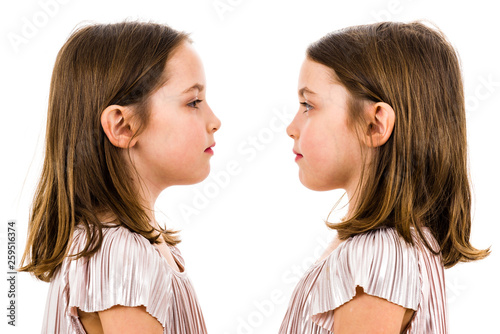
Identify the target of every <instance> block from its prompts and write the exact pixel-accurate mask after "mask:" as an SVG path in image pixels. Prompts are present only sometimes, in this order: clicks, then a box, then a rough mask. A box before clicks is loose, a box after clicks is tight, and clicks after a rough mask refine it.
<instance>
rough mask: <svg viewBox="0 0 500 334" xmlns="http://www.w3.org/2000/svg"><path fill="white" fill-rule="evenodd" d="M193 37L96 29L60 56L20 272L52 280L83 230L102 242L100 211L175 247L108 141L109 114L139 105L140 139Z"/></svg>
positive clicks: (162, 30)
mask: <svg viewBox="0 0 500 334" xmlns="http://www.w3.org/2000/svg"><path fill="white" fill-rule="evenodd" d="M186 40H189V38H188V36H187V35H186V34H184V33H182V32H178V31H176V30H174V29H172V28H170V27H168V26H166V25H161V24H155V23H143V22H122V23H116V24H96V25H90V26H85V27H82V28H79V29H77V30H76V31H75V32H74V33H73V34H72V35H71V36H70V37H69V39H68V41H67V42H66V43H65V44H64V46H63V47H62V48H61V50H60V51H59V54H58V56H57V59H56V63H55V66H54V70H53V73H52V80H51V85H50V95H49V107H48V117H47V131H46V142H45V160H44V164H43V171H42V175H41V178H40V181H39V184H38V187H37V190H36V193H35V197H34V200H33V204H32V208H31V212H30V218H29V231H28V241H27V245H26V250H25V253H24V255H23V258H22V259H21V264H24V262H25V261H26V262H27V264H26V265H25V266H23V267H21V268H20V269H19V270H20V271H28V272H32V273H33V274H34V275H35V276H36V277H38V278H39V279H41V280H43V281H49V280H50V279H51V277H52V276H53V275H54V272H55V271H56V270H57V268H58V267H59V266H60V264H61V263H62V261H63V259H64V257H65V256H66V255H67V252H68V247H69V243H70V240H71V236H72V234H73V231H74V228H75V226H76V225H77V224H82V226H83V227H84V229H85V232H86V235H87V244H86V246H85V248H84V249H83V251H82V252H80V253H78V254H77V257H82V256H91V255H92V254H93V253H95V252H96V251H97V250H98V249H99V248H100V246H101V243H102V227H103V224H102V222H101V221H100V220H99V219H98V216H97V214H99V213H103V212H106V213H112V214H113V217H115V219H114V220H113V223H114V225H122V226H125V227H126V228H128V229H129V230H130V231H132V232H135V233H139V234H141V235H143V236H144V237H145V238H147V239H148V240H149V241H150V242H152V243H153V242H157V238H158V237H159V236H160V233H161V234H162V235H163V237H164V239H165V241H166V242H167V243H169V244H172V245H175V244H176V243H178V242H179V240H178V238H177V235H176V234H175V232H173V231H169V230H164V229H160V230H155V229H154V228H152V227H151V224H150V223H149V222H150V220H151V216H150V215H149V214H148V212H146V211H147V210H146V209H145V208H144V207H143V206H142V205H141V199H140V198H138V195H137V193H138V191H137V189H134V187H133V185H132V183H131V182H130V180H131V179H132V176H133V172H134V169H133V168H125V167H124V166H131V165H129V164H128V162H129V161H130V157H129V161H126V159H125V158H123V156H125V155H124V154H122V153H123V152H122V151H123V150H124V149H121V148H118V147H115V146H114V145H113V144H111V142H110V141H109V140H108V138H107V136H106V135H105V133H104V131H103V128H102V126H101V122H100V119H101V113H102V111H103V110H104V109H105V108H106V107H107V106H109V105H113V104H116V105H121V106H132V107H133V110H134V113H135V114H134V121H136V122H137V124H139V130H138V131H137V133H136V134H135V135H138V134H139V133H140V132H141V131H142V130H143V129H144V128H145V127H146V126H147V123H148V118H149V109H148V103H147V102H148V98H149V96H150V95H151V94H152V93H153V92H154V91H155V90H156V89H157V88H159V87H160V86H161V85H162V84H164V83H165V81H166V74H165V73H164V70H165V66H166V62H167V59H168V57H169V55H171V53H172V52H173V50H174V49H175V48H176V47H178V46H179V45H180V44H181V42H183V41H186Z"/></svg>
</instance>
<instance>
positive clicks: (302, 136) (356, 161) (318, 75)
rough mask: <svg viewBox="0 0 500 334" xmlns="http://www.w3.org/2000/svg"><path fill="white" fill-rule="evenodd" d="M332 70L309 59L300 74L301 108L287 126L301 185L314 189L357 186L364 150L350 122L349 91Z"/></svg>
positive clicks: (351, 187)
mask: <svg viewBox="0 0 500 334" xmlns="http://www.w3.org/2000/svg"><path fill="white" fill-rule="evenodd" d="M332 74H334V73H333V71H332V70H331V69H330V68H328V67H326V66H324V65H322V64H319V63H317V62H314V61H312V60H310V59H308V58H306V59H305V60H304V62H303V64H302V68H301V70H300V75H299V84H298V95H299V102H300V108H299V111H298V112H297V115H296V116H295V118H294V119H293V121H292V123H291V124H290V125H289V126H288V128H287V133H288V135H289V136H290V137H291V138H292V139H293V140H294V148H293V150H294V153H295V154H296V159H295V161H296V162H297V164H298V166H299V178H300V181H301V182H302V184H304V185H305V186H306V187H307V188H310V189H312V190H331V189H339V188H341V189H346V190H348V189H354V188H355V187H356V185H357V181H358V179H359V171H360V166H361V149H360V145H359V142H358V139H357V137H356V134H355V133H354V131H352V130H351V129H350V128H349V127H348V125H347V120H348V106H347V101H348V98H349V93H348V91H347V90H346V89H345V88H344V86H342V85H341V84H340V83H338V82H336V81H335V80H334V79H333V78H334V77H335V75H332Z"/></svg>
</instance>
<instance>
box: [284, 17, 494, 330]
mask: <svg viewBox="0 0 500 334" xmlns="http://www.w3.org/2000/svg"><path fill="white" fill-rule="evenodd" d="M298 93H299V100H300V103H301V105H302V107H301V108H300V110H299V112H298V113H297V115H296V116H295V118H294V120H293V121H292V123H291V124H290V125H289V127H288V128H287V133H288V135H289V136H290V137H291V138H292V139H294V144H295V145H294V153H295V154H296V159H295V161H296V162H297V163H298V165H299V178H300V180H301V182H302V183H303V184H304V185H305V186H306V187H308V188H310V189H313V190H330V189H338V188H342V189H345V190H346V193H347V195H348V197H349V208H348V213H347V215H346V216H345V217H344V219H343V220H342V221H341V222H340V223H338V224H330V223H327V225H328V226H329V227H330V228H332V229H335V230H336V231H337V237H336V238H335V240H333V242H332V243H331V245H330V247H329V248H328V249H327V250H326V251H325V254H324V255H323V256H322V257H321V258H320V259H319V261H318V262H317V263H316V264H314V265H313V266H312V267H311V268H310V269H309V270H308V271H307V272H306V274H305V275H304V277H303V278H302V280H301V281H300V282H299V283H298V285H297V287H296V289H295V291H294V293H293V296H292V299H291V302H290V305H289V308H288V311H287V313H286V315H285V319H284V321H283V323H282V326H281V329H280V333H282V334H284V333H293V334H298V333H300V334H309V333H335V334H346V333H420V334H421V333H433V334H436V333H446V331H447V329H446V300H445V287H444V275H443V274H444V272H443V270H444V267H447V268H449V267H452V266H453V265H455V264H456V263H458V262H460V261H474V260H478V259H482V258H484V257H485V256H487V255H488V253H489V250H478V249H475V248H473V247H472V246H471V245H470V243H469V236H470V227H471V212H470V209H471V199H470V189H469V179H468V174H467V150H466V148H467V142H466V128H465V108H464V95H463V87H462V78H461V73H460V67H459V62H458V58H457V55H456V53H455V51H454V49H453V48H452V46H451V45H450V43H449V42H448V41H447V40H446V38H445V36H444V35H443V34H442V33H441V32H439V31H436V30H433V29H430V28H428V27H427V26H425V25H423V24H422V23H418V22H415V23H409V24H403V23H392V22H384V23H377V24H373V25H365V26H357V27H351V28H347V29H344V30H340V31H338V32H334V33H332V34H329V35H327V36H325V37H323V38H321V39H320V40H319V41H317V42H316V43H313V44H312V45H311V46H309V48H308V49H307V56H306V59H305V61H304V63H303V65H302V69H301V72H300V76H299V90H298Z"/></svg>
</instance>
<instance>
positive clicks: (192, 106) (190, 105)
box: [187, 100, 203, 109]
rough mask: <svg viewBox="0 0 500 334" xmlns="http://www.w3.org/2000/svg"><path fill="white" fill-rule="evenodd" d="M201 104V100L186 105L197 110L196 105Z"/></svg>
mask: <svg viewBox="0 0 500 334" xmlns="http://www.w3.org/2000/svg"><path fill="white" fill-rule="evenodd" d="M201 102H203V100H194V101H193V102H189V103H188V104H187V105H188V106H189V107H191V108H196V109H198V107H197V105H198V103H201Z"/></svg>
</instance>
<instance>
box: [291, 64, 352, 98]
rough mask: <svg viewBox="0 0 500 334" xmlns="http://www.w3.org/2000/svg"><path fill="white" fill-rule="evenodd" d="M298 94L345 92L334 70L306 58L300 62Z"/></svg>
mask: <svg viewBox="0 0 500 334" xmlns="http://www.w3.org/2000/svg"><path fill="white" fill-rule="evenodd" d="M298 93H299V95H304V94H305V95H307V93H309V94H310V95H323V96H329V95H331V94H345V93H346V90H345V88H344V86H343V85H342V84H341V83H340V81H339V80H338V79H337V75H336V74H335V71H334V70H333V69H331V68H329V67H328V66H325V65H323V64H320V63H318V62H315V61H313V60H311V59H309V58H306V59H305V60H304V62H303V63H302V67H301V69H300V74H299V82H298Z"/></svg>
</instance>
